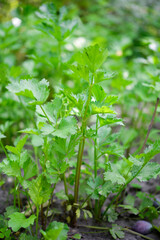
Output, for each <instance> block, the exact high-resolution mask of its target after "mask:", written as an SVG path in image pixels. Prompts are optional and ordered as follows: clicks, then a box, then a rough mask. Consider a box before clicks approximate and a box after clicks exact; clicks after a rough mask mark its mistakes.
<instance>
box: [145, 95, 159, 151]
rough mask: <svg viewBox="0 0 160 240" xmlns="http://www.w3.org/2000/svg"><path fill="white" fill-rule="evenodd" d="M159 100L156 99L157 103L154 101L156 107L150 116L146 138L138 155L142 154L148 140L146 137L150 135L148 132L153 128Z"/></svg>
mask: <svg viewBox="0 0 160 240" xmlns="http://www.w3.org/2000/svg"><path fill="white" fill-rule="evenodd" d="M159 100H160V99H159V98H157V101H156V105H155V108H154V112H153V115H152V119H151V122H150V124H149V127H148V131H147V136H146V138H145V140H144V143H143V146H142V148H141V150H140V153H142V152H143V151H144V148H145V146H146V143H147V140H148V137H149V134H150V131H151V129H152V126H153V123H154V119H155V116H156V112H157V107H158V104H159Z"/></svg>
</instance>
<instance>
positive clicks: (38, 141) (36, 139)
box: [31, 135, 44, 147]
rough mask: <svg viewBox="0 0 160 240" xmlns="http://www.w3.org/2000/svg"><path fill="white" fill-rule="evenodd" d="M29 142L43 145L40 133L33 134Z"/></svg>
mask: <svg viewBox="0 0 160 240" xmlns="http://www.w3.org/2000/svg"><path fill="white" fill-rule="evenodd" d="M31 142H32V145H33V146H34V147H40V146H43V144H44V139H43V138H42V136H41V135H33V136H32V138H31Z"/></svg>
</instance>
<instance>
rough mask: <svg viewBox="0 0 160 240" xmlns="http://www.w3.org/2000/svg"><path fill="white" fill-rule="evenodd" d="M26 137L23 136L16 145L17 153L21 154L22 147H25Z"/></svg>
mask: <svg viewBox="0 0 160 240" xmlns="http://www.w3.org/2000/svg"><path fill="white" fill-rule="evenodd" d="M27 138H28V135H25V136H24V137H23V138H22V139H21V140H20V141H19V142H18V144H17V146H16V148H17V150H18V152H20V153H21V151H22V148H23V146H24V145H25V143H26V141H27Z"/></svg>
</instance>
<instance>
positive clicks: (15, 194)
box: [14, 178, 17, 207]
mask: <svg viewBox="0 0 160 240" xmlns="http://www.w3.org/2000/svg"><path fill="white" fill-rule="evenodd" d="M16 199H17V191H16V178H15V179H14V207H16Z"/></svg>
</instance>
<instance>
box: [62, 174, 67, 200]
mask: <svg viewBox="0 0 160 240" xmlns="http://www.w3.org/2000/svg"><path fill="white" fill-rule="evenodd" d="M63 182H64V190H65V194H66V195H67V197H68V186H67V180H66V175H65V173H64V174H63Z"/></svg>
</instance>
